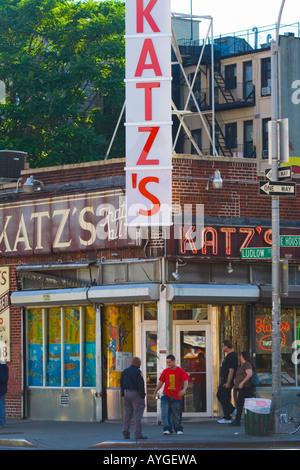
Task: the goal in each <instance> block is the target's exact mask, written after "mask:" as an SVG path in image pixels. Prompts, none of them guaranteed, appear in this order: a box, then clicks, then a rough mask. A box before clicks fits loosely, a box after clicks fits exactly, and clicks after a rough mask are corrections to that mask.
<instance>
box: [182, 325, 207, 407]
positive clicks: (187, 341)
mask: <svg viewBox="0 0 300 470" xmlns="http://www.w3.org/2000/svg"><path fill="white" fill-rule="evenodd" d="M174 345H175V348H174V350H175V357H176V363H177V365H178V366H180V367H182V368H183V369H184V370H185V371H186V372H187V373H188V375H189V377H190V382H189V387H188V390H187V393H186V395H185V397H184V399H183V416H199V415H200V414H201V415H205V416H209V415H210V414H211V408H212V405H211V402H212V400H211V398H212V397H211V380H212V377H211V374H209V371H211V370H212V368H211V366H210V358H211V350H210V327H209V325H201V326H199V325H176V326H175V344H174Z"/></svg>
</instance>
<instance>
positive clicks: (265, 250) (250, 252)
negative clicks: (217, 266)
mask: <svg viewBox="0 0 300 470" xmlns="http://www.w3.org/2000/svg"><path fill="white" fill-rule="evenodd" d="M241 255H242V258H244V259H266V258H272V248H271V247H262V248H242V249H241Z"/></svg>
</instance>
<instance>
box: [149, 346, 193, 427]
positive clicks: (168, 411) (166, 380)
mask: <svg viewBox="0 0 300 470" xmlns="http://www.w3.org/2000/svg"><path fill="white" fill-rule="evenodd" d="M166 363H167V366H168V367H167V368H166V369H164V370H163V372H162V373H161V376H160V377H159V380H158V384H157V386H156V388H155V390H154V393H153V396H154V397H156V394H157V392H158V390H160V389H161V387H162V386H163V385H164V390H163V395H162V397H161V419H162V422H163V425H164V428H163V429H164V431H163V433H164V434H165V435H170V434H172V433H173V428H174V431H175V432H176V433H177V434H183V427H182V425H181V419H182V397H183V396H184V394H185V392H186V390H187V388H188V382H189V376H188V374H187V373H186V372H185V371H184V370H183V369H181V367H177V366H176V364H175V357H174V356H173V355H172V354H169V356H167V360H166Z"/></svg>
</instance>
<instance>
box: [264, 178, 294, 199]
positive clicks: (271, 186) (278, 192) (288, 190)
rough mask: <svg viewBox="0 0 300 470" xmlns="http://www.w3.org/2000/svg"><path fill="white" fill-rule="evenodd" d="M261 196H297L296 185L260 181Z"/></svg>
mask: <svg viewBox="0 0 300 470" xmlns="http://www.w3.org/2000/svg"><path fill="white" fill-rule="evenodd" d="M259 194H260V195H261V196H266V195H267V196H296V183H281V182H279V181H273V182H271V181H260V182H259Z"/></svg>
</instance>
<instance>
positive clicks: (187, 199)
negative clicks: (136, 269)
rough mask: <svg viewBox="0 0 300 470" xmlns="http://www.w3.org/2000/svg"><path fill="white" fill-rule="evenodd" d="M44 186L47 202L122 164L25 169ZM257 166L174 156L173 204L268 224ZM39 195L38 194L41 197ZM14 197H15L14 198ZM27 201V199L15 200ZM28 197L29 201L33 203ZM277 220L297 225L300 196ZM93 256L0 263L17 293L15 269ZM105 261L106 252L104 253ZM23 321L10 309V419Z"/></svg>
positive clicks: (18, 399)
mask: <svg viewBox="0 0 300 470" xmlns="http://www.w3.org/2000/svg"><path fill="white" fill-rule="evenodd" d="M215 170H219V171H220V172H221V176H222V178H223V188H222V189H221V190H214V189H213V188H212V186H211V185H210V187H209V190H208V191H207V190H206V189H205V187H206V184H207V181H208V179H209V177H211V176H213V174H214V171H215ZM31 174H32V175H33V176H34V177H35V178H36V179H40V180H42V181H43V182H44V184H45V189H44V191H43V196H45V197H47V196H48V194H47V185H53V184H62V185H63V184H67V183H68V182H76V181H88V180H95V179H97V178H107V177H109V176H124V160H108V161H105V162H103V161H101V162H91V163H83V164H79V165H65V166H62V167H54V168H43V169H35V170H25V171H23V172H22V175H23V180H25V179H26V178H27V177H28V176H29V175H31ZM258 193H259V188H258V177H257V166H256V163H255V161H252V160H247V161H246V160H242V159H233V158H232V159H226V158H209V159H204V158H201V157H196V156H183V155H177V156H174V158H173V203H174V204H181V205H182V206H183V205H184V204H191V203H192V204H204V212H205V215H207V216H210V217H218V218H230V217H249V218H265V219H271V197H269V196H259V194H258ZM39 196H41V194H40V195H39ZM13 197H15V195H14V196H13ZM19 197H22V198H23V199H25V197H26V195H24V194H22V195H19ZM32 197H33V196H32V195H30V198H31V199H32ZM280 218H281V219H282V220H300V194H298V195H297V197H295V198H291V197H282V198H280ZM161 249H162V241H161V239H160V237H157V238H156V237H153V240H152V241H150V243H149V252H148V255H149V256H160V254H161ZM143 256H144V252H143V249H142V248H141V249H137V248H135V249H130V248H128V249H125V250H123V252H122V257H123V259H126V258H142V257H143ZM98 257H99V253H97V252H88V251H86V252H80V253H62V254H53V255H48V256H34V257H23V258H21V257H18V256H16V258H5V253H2V264H3V265H10V268H11V280H10V281H11V290H12V291H15V290H17V285H16V266H17V265H18V264H21V263H40V262H41V263H50V262H55V261H58V260H59V259H60V260H61V261H80V260H82V259H97V258H98ZM105 257H106V259H109V258H110V253H109V252H107V253H105ZM22 328H23V326H22V318H21V312H20V310H19V309H17V308H13V307H12V308H11V358H12V360H11V362H10V363H9V373H10V379H9V386H8V394H7V397H6V406H7V414H8V416H11V417H21V416H22V401H23V398H22V383H23V377H22V373H23V368H22V363H23V351H22V348H23V344H22V335H23V332H22Z"/></svg>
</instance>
